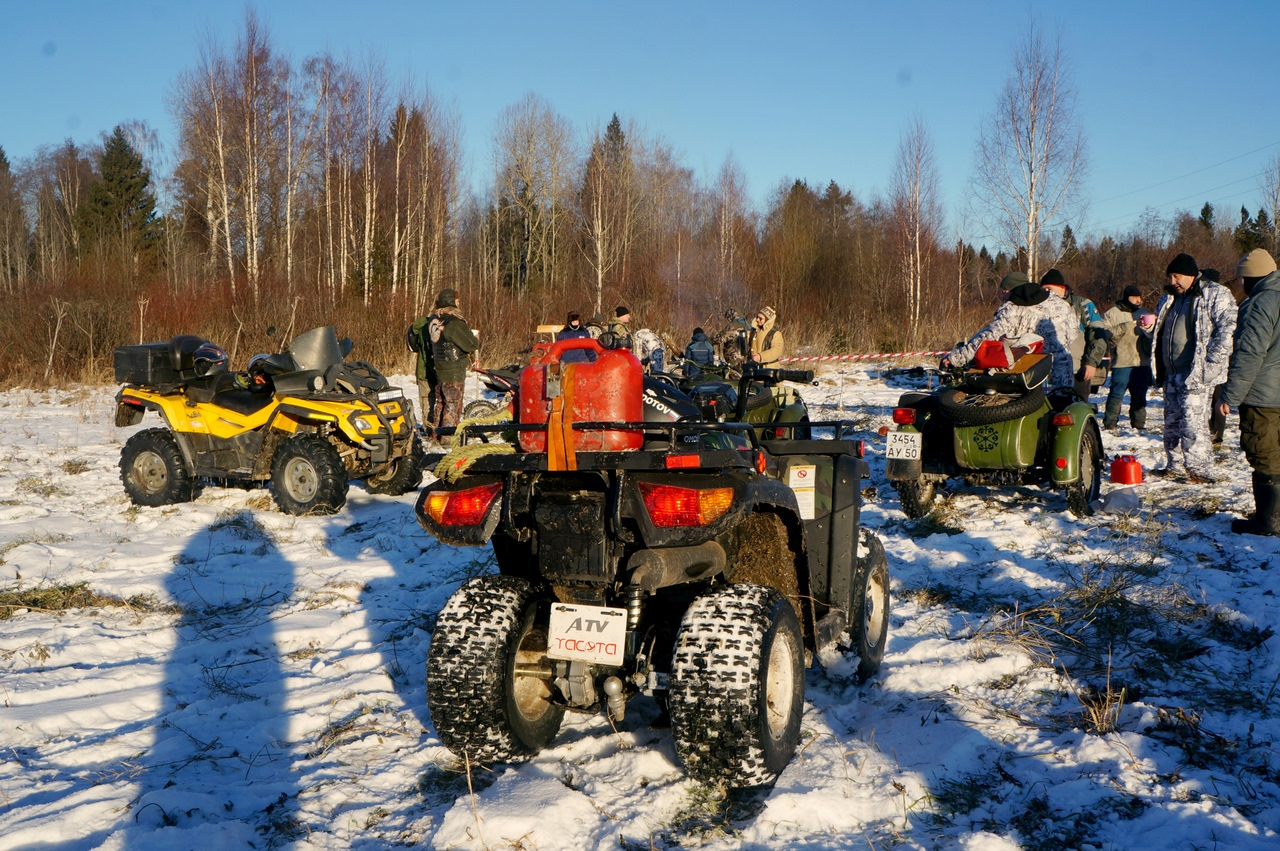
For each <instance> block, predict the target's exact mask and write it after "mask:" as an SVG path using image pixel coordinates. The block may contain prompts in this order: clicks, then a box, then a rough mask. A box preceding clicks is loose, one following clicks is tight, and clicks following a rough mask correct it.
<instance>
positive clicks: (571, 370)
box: [547, 363, 578, 471]
mask: <svg viewBox="0 0 1280 851" xmlns="http://www.w3.org/2000/svg"><path fill="white" fill-rule="evenodd" d="M576 367H577V364H576V363H570V364H565V365H564V366H563V368H562V369H563V375H562V377H561V379H560V387H561V391H560V395H559V396H557V397H555V398H554V399H552V400H551V411H550V413H549V414H548V416H547V469H548V470H553V471H556V470H576V469H578V453H577V450H576V448H575V447H574V439H573V385H574V378H575V372H576V369H575V368H576Z"/></svg>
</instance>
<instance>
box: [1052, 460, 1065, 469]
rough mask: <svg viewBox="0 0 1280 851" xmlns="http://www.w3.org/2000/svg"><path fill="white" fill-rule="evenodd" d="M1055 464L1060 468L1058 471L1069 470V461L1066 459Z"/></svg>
mask: <svg viewBox="0 0 1280 851" xmlns="http://www.w3.org/2000/svg"><path fill="white" fill-rule="evenodd" d="M1053 463H1054V464H1056V465H1057V466H1058V469H1059V470H1065V469H1067V459H1066V458H1059V459H1058V460H1057V461H1054V462H1053Z"/></svg>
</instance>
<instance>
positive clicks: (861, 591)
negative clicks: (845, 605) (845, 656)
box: [849, 529, 889, 683]
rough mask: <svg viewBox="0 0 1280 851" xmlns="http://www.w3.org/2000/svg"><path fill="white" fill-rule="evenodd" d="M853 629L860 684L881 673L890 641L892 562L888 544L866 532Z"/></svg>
mask: <svg viewBox="0 0 1280 851" xmlns="http://www.w3.org/2000/svg"><path fill="white" fill-rule="evenodd" d="M855 581H856V582H857V585H856V590H855V595H856V596H855V597H854V603H853V622H852V623H851V624H850V625H849V639H850V646H851V647H852V648H853V649H854V650H856V651H857V653H858V682H860V683H862V682H866V681H867V680H868V679H870V678H871V676H872V675H874V674H875V672H876V671H878V670H880V662H881V661H883V660H884V645H885V642H886V641H887V640H888V638H889V562H888V560H887V559H886V558H885V555H884V544H881V543H880V539H879V538H877V537H876V536H875V535H874V534H873V533H871V532H869V531H867V530H866V529H860V530H859V531H858V574H857V579H856V580H855Z"/></svg>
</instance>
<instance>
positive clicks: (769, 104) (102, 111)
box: [0, 0, 1280, 239]
mask: <svg viewBox="0 0 1280 851" xmlns="http://www.w3.org/2000/svg"><path fill="white" fill-rule="evenodd" d="M4 5H5V13H4V21H5V26H4V28H3V31H0V80H3V81H4V83H3V85H0V147H3V148H4V150H5V152H6V153H7V154H8V155H9V158H10V159H11V160H21V159H23V158H26V157H29V156H31V155H32V154H33V153H34V152H35V151H36V149H37V148H38V147H39V146H41V145H52V144H58V143H60V142H61V141H63V140H64V139H66V138H72V139H74V140H76V141H77V142H90V141H94V140H96V139H98V138H99V137H100V136H101V134H102V133H104V132H107V131H109V130H110V129H111V128H112V127H114V126H115V125H116V124H117V123H119V122H121V121H126V120H131V119H139V120H143V121H146V122H147V123H148V124H150V125H151V126H152V127H154V128H155V129H157V130H158V131H160V133H161V135H162V138H163V139H165V140H166V141H169V142H171V141H172V133H173V128H172V122H171V121H170V118H169V111H168V108H167V106H166V97H167V96H168V95H169V93H170V92H171V90H172V87H173V84H174V82H175V80H176V78H177V76H178V74H179V73H180V72H181V71H183V70H184V69H189V68H192V67H194V66H195V64H196V61H197V58H198V55H199V48H200V45H201V44H202V43H205V42H206V41H207V40H208V39H214V40H216V41H218V42H220V43H221V44H223V45H224V46H230V45H231V44H233V43H234V41H235V39H236V37H237V35H238V34H239V31H240V29H241V26H242V23H243V19H244V13H245V9H246V6H245V5H244V4H242V3H222V2H207V3H194V2H183V0H127V2H111V0H97V2H80V0H47V2H45V3H28V2H19V0H8V2H6V3H5V4H4ZM255 8H256V10H257V12H258V14H259V18H260V20H261V22H262V23H263V24H264V25H265V27H266V29H267V31H268V32H269V34H270V36H271V39H272V43H273V44H274V45H275V47H276V49H277V50H278V51H280V52H282V53H284V54H287V55H289V56H291V57H293V58H294V59H295V60H296V61H298V62H300V61H301V60H302V59H304V58H305V57H307V56H310V55H312V54H315V53H318V52H321V51H324V50H328V51H331V52H333V53H334V54H335V55H339V56H342V55H348V56H350V57H352V58H353V59H360V58H362V57H364V56H366V55H368V54H369V53H371V52H372V53H375V54H377V55H378V56H380V57H381V58H382V60H383V62H384V63H385V69H386V72H387V76H388V78H389V79H390V80H391V81H393V83H399V82H400V81H412V82H414V83H416V84H419V85H422V84H425V85H426V86H427V87H428V88H429V89H430V91H431V93H432V94H433V95H434V96H435V97H436V98H437V99H439V100H441V101H444V102H446V103H452V104H455V105H456V107H457V109H458V110H459V112H460V114H461V117H462V122H463V127H464V133H465V136H464V143H465V148H466V155H467V159H468V163H469V166H470V170H471V180H472V182H473V184H475V185H477V186H481V185H483V184H484V183H485V182H486V181H487V180H488V165H489V163H490V161H491V159H490V158H491V143H490V140H491V138H492V133H493V126H494V122H495V121H496V119H497V118H498V116H499V114H500V113H501V112H502V110H503V109H504V108H505V107H506V106H508V105H510V104H512V103H514V102H516V101H517V100H519V99H520V98H521V97H522V96H523V94H524V93H525V92H528V91H533V92H536V93H538V94H539V95H541V96H542V97H543V98H545V99H546V100H547V101H549V102H550V104H551V105H552V106H553V107H554V108H555V109H556V110H557V111H558V112H560V113H561V114H563V115H564V116H566V117H567V118H568V119H569V120H570V121H571V122H572V123H573V124H574V125H575V126H577V127H578V128H580V131H581V133H582V134H583V135H585V134H586V133H587V132H589V131H590V130H592V129H595V128H597V127H602V126H603V125H604V124H605V123H606V122H607V121H608V120H609V117H610V115H612V114H613V113H615V112H616V113H618V114H619V116H621V117H622V118H623V119H624V120H625V119H634V120H636V121H637V122H638V123H640V124H642V125H643V126H644V127H645V128H646V129H647V130H648V131H649V132H650V133H653V134H659V135H661V136H662V137H663V138H665V139H666V140H667V141H668V142H669V143H671V144H672V146H673V147H674V148H675V149H676V150H677V151H680V152H682V153H683V161H684V163H685V164H686V165H688V166H689V167H691V168H693V169H694V170H695V172H696V173H698V174H699V176H700V177H703V178H704V179H707V180H710V179H712V178H713V177H714V175H715V174H716V173H717V172H718V171H719V169H720V167H721V165H722V164H723V163H724V161H725V158H726V157H727V156H729V155H732V156H733V157H734V159H735V160H736V161H737V163H738V164H739V166H740V167H741V169H742V171H743V173H744V174H745V175H746V178H747V183H748V189H749V190H750V192H751V194H752V197H753V199H754V201H755V203H756V205H757V206H758V207H760V206H762V205H763V202H764V200H765V199H766V198H767V197H768V196H769V194H770V193H771V192H772V191H773V190H774V189H775V188H776V187H777V186H778V185H779V184H780V183H781V182H782V181H784V180H786V181H789V180H792V179H804V180H807V181H809V183H810V184H811V185H814V186H815V187H817V188H821V187H823V186H825V185H826V183H827V182H828V181H829V180H835V181H836V182H837V183H839V184H840V185H841V186H842V187H844V188H847V189H851V190H852V191H853V192H854V193H855V194H856V195H857V196H858V197H860V198H862V199H864V200H866V199H869V198H870V197H871V196H872V195H873V194H875V193H877V192H883V191H885V190H886V189H887V187H888V184H889V180H890V174H891V172H892V168H893V164H894V159H895V156H896V153H897V147H898V142H899V139H900V137H901V135H902V133H903V129H904V127H905V126H906V124H907V122H908V121H909V120H910V119H911V118H912V117H914V116H916V115H919V116H920V117H921V118H922V119H923V120H924V122H925V125H926V126H927V128H928V130H929V132H930V134H931V136H932V139H933V143H934V147H935V150H936V153H937V159H938V165H939V171H940V176H941V181H942V189H943V195H944V199H945V201H946V204H947V208H948V224H949V226H950V227H951V228H955V227H956V226H957V225H958V224H959V221H960V217H959V209H960V207H961V206H962V205H963V200H964V198H965V196H966V193H967V192H968V191H969V189H968V184H969V178H970V175H971V173H972V164H973V153H974V145H975V141H976V138H977V131H978V126H979V122H980V121H981V120H982V119H983V118H984V117H985V116H986V115H988V114H989V113H990V112H991V111H992V108H993V106H994V104H995V100H996V96H997V95H998V93H999V91H1000V88H1001V86H1002V85H1003V82H1004V79H1005V78H1006V76H1007V75H1008V74H1009V72H1010V70H1011V67H1012V60H1011V54H1012V49H1013V46H1014V44H1015V43H1016V42H1017V40H1018V39H1019V37H1020V36H1021V34H1022V33H1024V32H1025V30H1026V27H1027V22H1028V19H1029V15H1030V14H1032V13H1034V14H1035V16H1036V18H1037V20H1038V21H1039V23H1040V25H1041V26H1042V28H1044V29H1045V30H1046V32H1049V33H1052V32H1053V31H1055V30H1060V32H1061V35H1062V40H1063V45H1064V48H1065V53H1066V55H1067V57H1068V59H1069V61H1070V73H1071V75H1072V79H1073V80H1074V82H1075V84H1076V87H1077V90H1078V97H1079V104H1078V117H1079V120H1080V121H1081V124H1082V126H1083V128H1084V130H1085V133H1086V135H1087V137H1088V141H1089V151H1090V160H1091V170H1090V173H1089V175H1088V179H1087V182H1086V184H1085V191H1086V195H1087V196H1088V197H1089V198H1090V199H1091V207H1090V212H1089V215H1088V217H1087V218H1086V219H1085V220H1084V221H1082V222H1081V223H1080V225H1081V226H1080V227H1079V228H1077V230H1078V231H1079V232H1080V233H1083V234H1090V233H1100V232H1106V233H1123V232H1126V231H1128V230H1130V229H1131V228H1132V227H1133V225H1134V224H1135V223H1136V221H1137V220H1138V219H1139V217H1140V216H1141V215H1142V214H1143V212H1144V210H1146V209H1147V208H1153V209H1154V210H1155V211H1156V212H1157V213H1158V214H1160V215H1162V216H1168V215H1170V214H1172V213H1173V212H1175V211H1177V210H1180V209H1185V210H1190V211H1192V212H1194V213H1198V212H1199V210H1200V206H1201V205H1202V204H1203V203H1204V201H1206V200H1207V201H1210V202H1212V203H1213V204H1214V205H1215V207H1216V208H1217V210H1218V212H1219V216H1220V217H1221V218H1223V219H1230V220H1232V221H1234V220H1235V218H1236V217H1237V216H1238V211H1239V208H1240V206H1241V205H1245V206H1248V207H1249V208H1250V210H1253V209H1256V207H1257V206H1258V203H1259V193H1258V189H1257V175H1258V174H1259V173H1260V172H1261V171H1262V170H1263V169H1264V168H1265V167H1266V166H1267V163H1268V162H1269V161H1271V160H1274V158H1275V156H1276V155H1277V153H1280V109H1277V107H1276V100H1277V94H1280V91H1278V89H1280V75H1278V74H1277V70H1280V68H1278V66H1280V3H1273V2H1237V1H1236V0H1226V2H1219V3H1214V4H1209V3H1198V2H1188V1H1187V0H1165V2H1145V1H1144V2H1116V0H1113V2H1094V0H1085V2H1072V3H1045V2H1040V3H1028V2H1026V0H1022V2H978V0H973V1H972V2H929V1H928V0H900V2H803V0H791V2H786V3H782V2H779V3H761V2H640V3H634V2H633V3H617V2H554V0H543V2H538V3H531V2H505V0H504V2H496V0H495V2H467V3H463V2H450V3H443V2H390V0H363V2H353V0H310V2H303V1H302V0H262V2H259V3H257V4H255ZM971 235H972V234H971ZM979 239H980V237H979Z"/></svg>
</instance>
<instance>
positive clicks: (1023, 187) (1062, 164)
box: [970, 19, 1088, 280]
mask: <svg viewBox="0 0 1280 851" xmlns="http://www.w3.org/2000/svg"><path fill="white" fill-rule="evenodd" d="M1075 107H1076V93H1075V87H1074V86H1073V85H1072V82H1071V78H1070V76H1069V75H1068V72H1067V68H1066V62H1065V58H1064V56H1063V53H1062V40H1061V36H1057V37H1056V38H1055V39H1054V41H1053V43H1052V44H1046V42H1045V39H1044V38H1043V37H1042V36H1041V33H1040V30H1039V28H1038V27H1037V25H1036V22H1035V20H1034V19H1033V20H1032V21H1031V23H1030V25H1029V27H1028V30H1027V34H1026V36H1025V38H1024V39H1023V40H1022V41H1021V42H1020V43H1018V44H1017V45H1015V48H1014V54H1013V71H1012V73H1011V74H1010V76H1009V77H1008V79H1006V81H1005V84H1004V88H1003V90H1002V91H1001V93H1000V97H999V98H998V99H997V101H996V106H995V109H994V111H993V112H992V113H991V114H990V115H989V116H988V117H987V118H986V119H985V120H984V121H983V123H982V125H981V127H980V128H979V131H978V147H977V166H976V172H975V174H974V177H973V180H972V184H973V185H972V189H973V191H972V192H971V193H970V198H971V200H972V202H973V205H974V212H975V214H976V217H977V218H978V220H980V221H981V222H983V224H985V225H986V227H987V228H988V230H989V232H990V234H991V236H992V237H993V238H995V239H996V240H998V241H999V242H1000V243H1001V244H1002V245H1003V246H1004V247H1005V248H1007V249H1008V250H1009V252H1010V253H1011V254H1017V253H1018V252H1019V251H1020V250H1025V251H1026V254H1027V270H1026V271H1027V274H1028V276H1030V277H1031V278H1032V279H1033V280H1034V279H1035V278H1037V277H1038V274H1039V272H1040V266H1041V256H1040V255H1041V251H1042V250H1043V243H1044V234H1046V233H1047V232H1048V231H1050V230H1051V229H1053V228H1054V227H1055V226H1056V225H1057V224H1058V223H1059V222H1062V221H1064V220H1065V219H1067V218H1069V217H1070V215H1071V213H1072V212H1074V210H1075V208H1076V205H1077V204H1078V202H1079V200H1080V185H1081V183H1082V180H1083V177H1084V174H1085V170H1086V168H1087V165H1088V157H1087V154H1086V146H1085V139H1084V132H1083V130H1082V129H1081V128H1080V126H1079V124H1078V122H1077V120H1076V114H1075Z"/></svg>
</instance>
